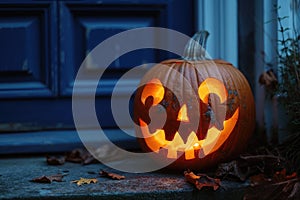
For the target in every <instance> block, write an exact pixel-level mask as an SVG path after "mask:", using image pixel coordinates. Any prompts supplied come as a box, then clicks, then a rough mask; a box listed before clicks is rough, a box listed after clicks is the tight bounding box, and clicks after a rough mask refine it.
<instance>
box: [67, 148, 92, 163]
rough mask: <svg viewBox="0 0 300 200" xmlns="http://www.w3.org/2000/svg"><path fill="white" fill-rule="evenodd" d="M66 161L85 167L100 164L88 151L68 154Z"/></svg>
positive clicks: (75, 151) (82, 150)
mask: <svg viewBox="0 0 300 200" xmlns="http://www.w3.org/2000/svg"><path fill="white" fill-rule="evenodd" d="M66 161H68V162H74V163H81V164H84V165H87V164H91V163H98V160H96V159H95V158H94V157H93V156H92V155H91V154H90V153H89V152H88V151H87V150H86V149H74V150H73V151H71V152H70V153H69V154H67V156H66Z"/></svg>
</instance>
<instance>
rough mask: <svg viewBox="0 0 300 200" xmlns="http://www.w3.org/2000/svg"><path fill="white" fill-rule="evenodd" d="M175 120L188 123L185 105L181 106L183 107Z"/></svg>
mask: <svg viewBox="0 0 300 200" xmlns="http://www.w3.org/2000/svg"><path fill="white" fill-rule="evenodd" d="M177 120H178V121H181V122H189V121H190V119H189V117H188V114H187V108H186V104H183V106H182V107H181V108H180V110H179V112H178V116H177Z"/></svg>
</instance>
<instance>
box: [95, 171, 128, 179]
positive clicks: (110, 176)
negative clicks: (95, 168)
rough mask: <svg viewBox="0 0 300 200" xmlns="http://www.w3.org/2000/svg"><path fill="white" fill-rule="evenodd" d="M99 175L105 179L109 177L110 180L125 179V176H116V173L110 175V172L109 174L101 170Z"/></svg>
mask: <svg viewBox="0 0 300 200" xmlns="http://www.w3.org/2000/svg"><path fill="white" fill-rule="evenodd" d="M99 174H100V175H101V176H103V177H107V178H110V179H113V180H121V179H125V176H121V175H119V174H115V173H110V172H107V171H103V170H101V171H100V172H99Z"/></svg>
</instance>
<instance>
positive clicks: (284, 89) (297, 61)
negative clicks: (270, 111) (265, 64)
mask: <svg viewBox="0 0 300 200" xmlns="http://www.w3.org/2000/svg"><path fill="white" fill-rule="evenodd" d="M285 18H286V17H282V18H280V17H279V18H278V24H279V34H281V37H282V40H279V44H280V45H281V46H282V48H281V49H280V50H279V52H278V56H279V60H278V62H279V75H280V81H279V85H278V88H277V93H278V94H280V95H281V96H283V98H281V102H282V104H283V105H284V107H285V109H286V111H287V114H288V116H289V117H290V119H289V121H290V124H289V128H291V130H290V131H292V132H294V131H295V130H297V131H299V130H300V35H296V36H295V37H290V36H287V35H288V34H287V32H288V31H289V29H288V28H284V27H283V25H282V20H284V19H285Z"/></svg>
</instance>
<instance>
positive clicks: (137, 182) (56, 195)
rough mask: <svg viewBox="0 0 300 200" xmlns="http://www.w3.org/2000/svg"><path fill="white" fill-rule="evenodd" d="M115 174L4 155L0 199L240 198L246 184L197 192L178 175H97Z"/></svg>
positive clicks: (0, 162) (0, 167)
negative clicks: (50, 178)
mask: <svg viewBox="0 0 300 200" xmlns="http://www.w3.org/2000/svg"><path fill="white" fill-rule="evenodd" d="M101 169H102V170H108V171H111V172H115V173H120V172H116V171H115V170H112V169H109V168H107V167H106V166H104V165H102V164H92V165H85V166H82V165H80V164H74V163H65V164H64V165H62V166H49V165H47V163H46V161H45V158H41V157H38V158H37V157H34V158H6V159H1V160H0V199H72V200H73V199H173V200H174V199H242V197H243V195H244V189H245V187H246V186H247V184H240V183H233V182H222V187H221V188H220V189H219V190H217V191H212V190H207V189H204V190H201V191H197V190H196V189H194V187H193V186H192V185H190V184H189V183H186V182H185V180H184V177H183V175H182V174H168V173H157V172H156V173H146V174H129V173H122V172H121V173H120V174H122V175H125V176H126V179H124V180H110V179H107V178H103V177H101V176H99V175H98V172H99V171H100V170H101ZM57 173H63V174H65V173H67V174H68V175H67V176H65V177H64V178H63V182H52V183H51V184H47V183H33V182H30V180H31V179H33V178H36V177H39V176H42V175H53V174H57ZM80 177H84V178H97V179H98V183H96V184H90V185H82V186H77V185H76V184H75V183H71V181H72V180H78V179H79V178H80Z"/></svg>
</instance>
